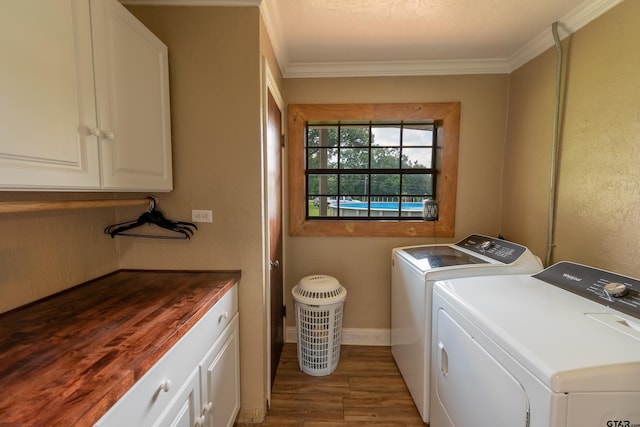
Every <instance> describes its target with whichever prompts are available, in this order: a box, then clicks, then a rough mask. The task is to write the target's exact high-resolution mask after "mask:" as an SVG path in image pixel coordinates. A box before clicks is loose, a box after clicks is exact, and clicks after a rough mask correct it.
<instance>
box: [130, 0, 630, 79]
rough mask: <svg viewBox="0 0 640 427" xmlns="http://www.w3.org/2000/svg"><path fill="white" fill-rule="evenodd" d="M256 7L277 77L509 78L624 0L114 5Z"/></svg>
mask: <svg viewBox="0 0 640 427" xmlns="http://www.w3.org/2000/svg"><path fill="white" fill-rule="evenodd" d="M121 1H122V2H123V3H126V4H156V5H160V4H163V5H167V4H171V5H185V6H194V5H200V6H202V5H212V6H259V7H260V8H261V10H262V14H263V16H264V18H265V23H266V26H267V30H268V32H269V34H270V37H271V40H272V43H273V45H274V50H275V52H276V56H277V57H278V61H279V63H280V67H281V71H282V73H283V75H284V76H285V77H318V76H377V75H437V74H470V73H508V72H510V71H513V70H514V69H516V68H518V67H519V66H520V65H522V64H524V63H525V62H527V61H528V60H530V59H532V58H534V57H535V56H537V55H538V54H540V53H541V52H543V51H544V50H546V49H548V48H549V47H551V46H553V36H552V33H551V25H552V23H553V22H555V21H558V23H559V24H558V27H559V33H560V37H562V38H564V37H566V36H567V35H568V34H570V33H572V32H575V31H577V30H578V29H579V28H581V27H582V26H584V25H586V24H587V23H589V22H590V21H592V20H593V19H595V18H597V17H598V16H600V15H601V14H602V13H604V12H606V11H607V10H609V9H610V8H612V7H613V6H615V5H616V4H618V3H620V2H621V1H623V0H121Z"/></svg>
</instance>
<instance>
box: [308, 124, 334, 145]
mask: <svg viewBox="0 0 640 427" xmlns="http://www.w3.org/2000/svg"><path fill="white" fill-rule="evenodd" d="M337 145H338V127H337V126H327V125H313V126H312V125H309V128H308V133H307V147H336V146H337Z"/></svg>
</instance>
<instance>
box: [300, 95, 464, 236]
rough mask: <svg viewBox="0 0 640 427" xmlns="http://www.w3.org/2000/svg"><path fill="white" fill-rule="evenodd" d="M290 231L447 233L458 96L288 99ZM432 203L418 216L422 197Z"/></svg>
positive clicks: (451, 224) (452, 209)
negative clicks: (416, 100) (444, 99)
mask: <svg viewBox="0 0 640 427" xmlns="http://www.w3.org/2000/svg"><path fill="white" fill-rule="evenodd" d="M288 116H289V118H288V122H289V123H288V126H289V128H288V139H289V142H288V150H289V165H288V166H289V167H288V169H289V233H290V234H291V235H300V236H434V235H437V236H453V235H454V220H455V196H456V176H457V163H458V161H457V159H458V133H459V123H460V103H437V104H342V105H326V104H324V105H290V106H289V108H288ZM426 197H431V198H434V199H436V200H437V201H438V203H439V216H438V220H437V221H434V222H426V221H423V219H422V209H421V207H422V200H423V199H424V198H426Z"/></svg>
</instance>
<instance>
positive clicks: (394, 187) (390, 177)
mask: <svg viewBox="0 0 640 427" xmlns="http://www.w3.org/2000/svg"><path fill="white" fill-rule="evenodd" d="M370 185H371V195H373V196H398V195H399V194H400V175H399V174H372V175H371V184H370Z"/></svg>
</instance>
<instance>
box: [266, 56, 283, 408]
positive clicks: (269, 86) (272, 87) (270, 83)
mask: <svg viewBox="0 0 640 427" xmlns="http://www.w3.org/2000/svg"><path fill="white" fill-rule="evenodd" d="M261 65H262V67H261V68H262V85H261V86H262V90H261V100H260V102H261V110H262V114H261V116H262V117H261V121H262V122H261V125H262V132H261V134H262V143H261V149H262V162H263V167H262V194H263V196H262V212H263V215H262V219H263V224H262V227H263V228H262V229H263V233H262V234H263V236H262V243H263V244H262V255H263V263H262V267H263V277H264V280H263V300H264V308H265V318H264V325H265V326H264V334H265V354H266V358H265V359H266V360H265V362H266V363H265V365H264V378H265V381H264V384H265V390H264V393H265V396H266V399H267V409H268V407H269V406H270V404H271V293H270V289H271V278H270V268H271V267H270V261H271V260H270V256H269V255H270V248H269V245H270V243H269V235H268V233H269V217H268V204H267V203H268V201H267V194H268V187H267V184H268V182H267V168H266V162H267V150H266V145H267V120H268V104H269V101H268V93H269V92H271V96H273V99H274V100H275V101H276V104H277V105H278V108H279V109H280V113H281V119H280V125H281V129H282V131H283V132H284V129H285V123H284V122H285V117H286V111H285V104H284V101H283V99H282V95H281V94H280V89H279V88H278V85H277V84H276V80H275V78H274V76H273V73H272V72H271V68H270V67H269V63H268V61H267V59H266V57H264V56H263V57H262V64H261ZM285 162H286V156H284V149H283V156H282V162H281V170H282V171H284V170H286V167H285ZM281 180H282V182H281V192H282V206H281V212H282V216H283V218H282V258H283V259H282V260H280V262H281V267H280V268H282V285H283V287H284V284H285V283H286V269H285V268H284V265H285V263H284V261H283V260H284V259H286V242H285V238H284V236H285V235H286V233H285V230H284V226H285V224H286V221H285V220H284V216H285V210H284V206H285V205H286V203H285V198H286V197H285V192H284V189H285V187H286V186H285V185H284V181H285V174H284V173H282V174H281ZM283 298H284V299H285V300H286V296H285V295H284V290H283ZM282 304H285V301H284V300H283V301H282ZM284 326H285V327H286V325H284Z"/></svg>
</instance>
